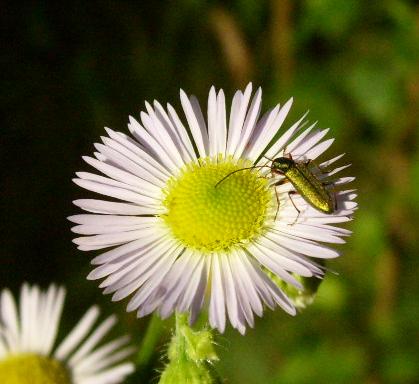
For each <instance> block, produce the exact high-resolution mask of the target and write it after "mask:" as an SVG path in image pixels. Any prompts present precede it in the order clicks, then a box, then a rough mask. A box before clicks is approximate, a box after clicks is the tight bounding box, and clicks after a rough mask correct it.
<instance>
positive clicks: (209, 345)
mask: <svg viewBox="0 0 419 384" xmlns="http://www.w3.org/2000/svg"><path fill="white" fill-rule="evenodd" d="M167 354H168V358H169V363H168V364H167V366H166V367H165V369H164V371H163V373H162V375H161V378H160V381H159V384H175V383H191V384H210V383H211V384H212V383H216V382H217V379H216V377H215V375H214V370H213V368H212V364H213V362H215V361H217V360H218V356H217V354H216V352H215V349H214V342H213V335H212V333H211V331H210V330H208V329H206V328H204V329H202V330H199V331H195V330H193V329H192V328H191V327H190V326H189V324H188V320H187V315H185V314H180V313H176V327H175V333H174V335H173V337H172V339H171V341H170V343H169V348H168V353H167Z"/></svg>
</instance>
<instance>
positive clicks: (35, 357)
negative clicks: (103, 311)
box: [0, 284, 134, 384]
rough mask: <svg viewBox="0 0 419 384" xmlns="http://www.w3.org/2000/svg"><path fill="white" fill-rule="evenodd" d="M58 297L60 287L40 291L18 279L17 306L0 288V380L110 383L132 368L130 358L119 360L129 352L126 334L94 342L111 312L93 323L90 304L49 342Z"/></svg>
mask: <svg viewBox="0 0 419 384" xmlns="http://www.w3.org/2000/svg"><path fill="white" fill-rule="evenodd" d="M64 297H65V290H64V288H62V287H56V286H55V285H51V286H50V287H49V288H48V290H46V291H42V290H40V289H39V287H38V286H36V285H34V286H29V285H28V284H24V285H23V286H22V290H21V294H20V301H19V303H18V308H17V306H16V303H15V301H14V299H13V296H12V294H11V292H10V291H9V290H8V289H4V290H3V291H2V292H1V296H0V383H4V384H26V383H27V384H114V383H121V382H122V381H123V380H124V378H125V377H126V376H127V375H128V374H130V373H131V372H133V371H134V366H133V364H132V363H129V362H122V360H124V359H125V358H126V357H127V356H129V355H130V354H132V353H133V348H131V347H129V346H127V343H128V341H129V339H128V337H127V336H123V337H120V338H118V339H115V340H113V341H111V342H109V343H107V344H102V345H99V343H100V341H101V340H102V339H103V337H104V336H105V335H106V334H107V333H108V332H109V330H110V329H111V328H112V326H113V325H114V324H115V322H116V318H115V316H110V317H108V318H107V319H106V320H105V321H104V322H102V323H101V324H100V325H98V326H97V327H95V328H93V327H94V323H95V322H96V320H97V318H98V316H99V309H98V308H97V307H96V306H93V307H91V308H90V309H89V310H88V311H87V312H86V314H85V315H84V316H83V317H82V319H81V320H80V321H79V323H78V324H77V325H76V326H75V327H74V328H73V330H72V331H71V332H70V333H69V334H68V335H67V337H65V338H64V340H63V341H61V342H60V343H59V345H58V346H55V345H56V339H57V333H58V332H59V325H60V318H61V313H62V310H63V305H64Z"/></svg>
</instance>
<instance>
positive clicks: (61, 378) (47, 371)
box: [0, 354, 71, 384]
mask: <svg viewBox="0 0 419 384" xmlns="http://www.w3.org/2000/svg"><path fill="white" fill-rule="evenodd" d="M0 382H1V383H7V384H70V383H71V381H70V378H69V375H68V372H67V369H66V368H65V367H64V366H63V365H62V364H61V363H60V362H58V361H57V360H54V359H51V358H48V357H44V356H38V355H35V354H23V355H17V356H10V357H8V358H7V359H6V360H4V361H0Z"/></svg>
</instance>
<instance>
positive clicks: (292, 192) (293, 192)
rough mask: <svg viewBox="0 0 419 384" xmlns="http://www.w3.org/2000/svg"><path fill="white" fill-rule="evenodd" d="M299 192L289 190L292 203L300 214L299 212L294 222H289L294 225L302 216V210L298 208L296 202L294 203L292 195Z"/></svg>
mask: <svg viewBox="0 0 419 384" xmlns="http://www.w3.org/2000/svg"><path fill="white" fill-rule="evenodd" d="M297 194H298V192H297V191H289V192H288V197H289V198H290V200H291V203H292V205H293V206H294V208H295V210H296V211H297V212H298V214H297V217H296V218H295V220H294V222H293V223H292V224H288V225H294V224H295V223H296V222H297V221H298V218H299V217H300V213H301V211H300V210H299V209H298V208H297V206H296V205H295V203H294V200H293V199H292V197H291V196H292V195H297Z"/></svg>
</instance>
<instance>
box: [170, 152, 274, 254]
mask: <svg viewBox="0 0 419 384" xmlns="http://www.w3.org/2000/svg"><path fill="white" fill-rule="evenodd" d="M251 165H252V164H251V163H250V162H249V161H245V160H234V159H232V158H227V159H223V158H222V157H221V156H219V157H217V158H205V159H199V160H198V161H197V162H193V163H189V164H188V165H186V166H185V167H184V169H182V171H181V172H180V174H179V175H178V176H177V177H172V178H171V179H170V180H169V181H168V183H167V189H166V191H165V194H166V197H165V200H164V203H163V204H164V206H165V207H166V208H167V214H165V215H163V216H162V217H163V219H164V221H165V223H166V224H167V226H168V227H169V228H170V230H171V231H172V233H173V235H174V237H175V238H177V239H178V240H179V241H181V242H182V243H183V244H184V245H185V246H187V247H189V248H193V249H196V250H199V251H201V252H204V253H210V252H213V251H220V250H223V251H229V250H231V249H232V248H233V247H235V246H239V245H242V244H246V243H248V242H249V241H251V240H252V239H254V238H255V237H257V236H259V235H260V234H262V233H263V232H264V230H265V228H266V222H267V218H268V217H270V216H269V213H270V212H271V211H272V209H271V208H273V207H275V209H276V201H275V202H274V199H273V197H274V192H273V189H272V188H269V186H268V182H267V180H266V178H264V177H261V175H260V173H259V171H258V170H257V169H247V170H243V168H246V167H250V166H251ZM238 170H240V171H239V172H235V171H238ZM232 172H234V173H232ZM227 175H229V176H228V177H226V176H227ZM224 177H226V178H225V179H224V180H223V178H224ZM220 181H221V182H220ZM217 183H218V184H217Z"/></svg>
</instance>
